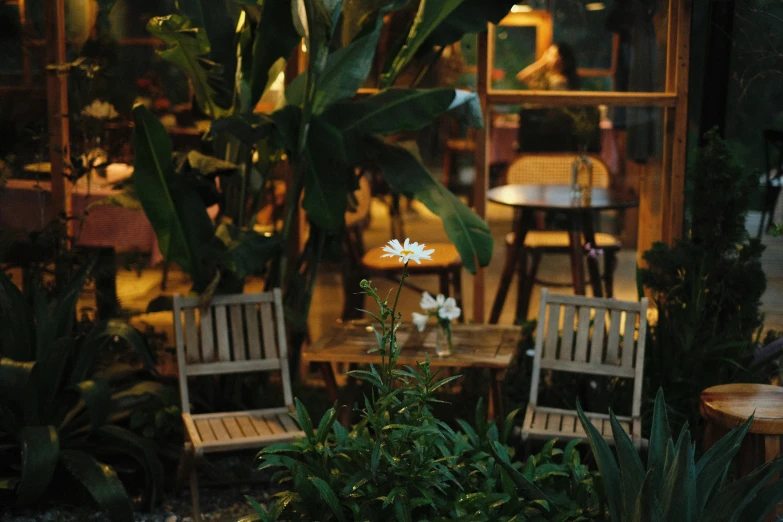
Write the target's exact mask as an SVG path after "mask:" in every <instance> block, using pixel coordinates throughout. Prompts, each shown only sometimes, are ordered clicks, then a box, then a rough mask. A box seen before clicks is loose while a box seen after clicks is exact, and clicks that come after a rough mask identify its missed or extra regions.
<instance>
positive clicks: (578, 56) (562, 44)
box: [490, 0, 669, 92]
mask: <svg viewBox="0 0 783 522" xmlns="http://www.w3.org/2000/svg"><path fill="white" fill-rule="evenodd" d="M668 9H669V0H605V1H594V0H548V1H535V0H529V1H528V2H522V3H520V4H517V5H516V6H514V7H513V8H512V11H511V13H509V15H508V16H507V17H506V18H504V19H503V20H502V21H501V23H500V24H499V25H498V26H496V27H493V28H492V29H491V32H490V39H491V40H490V43H491V45H492V55H491V56H490V62H491V63H490V71H491V81H490V86H491V88H492V89H496V90H527V89H536V90H581V91H620V92H624V91H628V92H659V91H663V90H665V85H666V78H665V73H666V70H665V65H666V48H667V34H668V30H667V29H668Z"/></svg>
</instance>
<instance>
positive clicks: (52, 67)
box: [44, 0, 71, 217]
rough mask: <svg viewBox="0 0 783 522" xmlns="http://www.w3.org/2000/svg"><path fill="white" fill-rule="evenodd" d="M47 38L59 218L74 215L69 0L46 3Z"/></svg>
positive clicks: (54, 188)
mask: <svg viewBox="0 0 783 522" xmlns="http://www.w3.org/2000/svg"><path fill="white" fill-rule="evenodd" d="M44 28H45V37H46V100H47V112H48V118H47V120H48V128H49V161H50V162H51V164H52V171H51V172H52V210H53V211H54V214H55V215H56V216H58V217H60V216H67V215H69V214H70V206H71V205H70V197H69V195H68V194H67V193H66V187H65V178H64V177H63V171H64V170H65V165H66V158H68V156H69V155H70V144H69V137H68V77H67V75H68V67H67V66H66V65H65V0H47V1H46V2H44Z"/></svg>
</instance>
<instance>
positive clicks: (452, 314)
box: [438, 297, 462, 321]
mask: <svg viewBox="0 0 783 522" xmlns="http://www.w3.org/2000/svg"><path fill="white" fill-rule="evenodd" d="M438 315H439V316H440V318H441V319H448V320H449V321H453V320H454V319H456V318H458V317H459V316H460V315H462V310H461V309H460V307H459V306H457V301H456V299H454V298H453V297H449V298H448V299H446V302H445V303H443V306H441V307H440V308H439V309H438Z"/></svg>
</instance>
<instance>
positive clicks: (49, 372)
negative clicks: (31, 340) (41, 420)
mask: <svg viewBox="0 0 783 522" xmlns="http://www.w3.org/2000/svg"><path fill="white" fill-rule="evenodd" d="M73 349H74V341H73V338H72V337H62V338H60V339H59V340H58V341H57V342H56V343H54V347H53V348H52V349H51V350H49V352H48V353H47V354H46V355H45V356H44V357H41V358H39V361H38V365H37V366H38V369H37V372H35V374H36V377H37V379H36V380H37V383H38V392H39V393H40V394H41V395H40V396H41V398H42V399H43V400H42V402H44V403H45V404H53V403H54V402H55V400H56V399H57V397H58V394H60V393H61V392H62V388H61V386H62V384H63V375H64V374H65V371H66V369H67V368H68V366H69V364H68V362H69V358H70V356H71V354H72V353H73ZM48 422H55V420H54V419H52V418H50V419H48Z"/></svg>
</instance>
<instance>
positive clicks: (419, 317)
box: [413, 312, 429, 332]
mask: <svg viewBox="0 0 783 522" xmlns="http://www.w3.org/2000/svg"><path fill="white" fill-rule="evenodd" d="M428 320H429V316H428V315H424V314H420V313H418V312H413V324H414V325H416V328H418V329H419V331H420V332H423V331H424V329H425V328H426V327H427V321H428Z"/></svg>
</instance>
